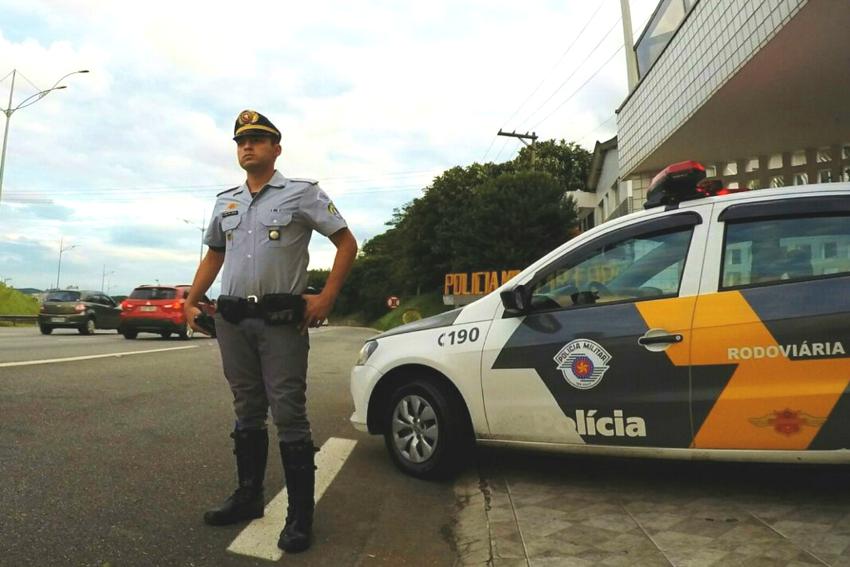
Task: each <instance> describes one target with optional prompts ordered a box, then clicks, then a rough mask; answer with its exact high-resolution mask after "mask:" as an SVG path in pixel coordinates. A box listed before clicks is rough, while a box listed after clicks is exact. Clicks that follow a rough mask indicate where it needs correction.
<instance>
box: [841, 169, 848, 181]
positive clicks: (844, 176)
mask: <svg viewBox="0 0 850 567" xmlns="http://www.w3.org/2000/svg"><path fill="white" fill-rule="evenodd" d="M841 181H850V166H848V167H845V168H844V169H843V170H842V171H841Z"/></svg>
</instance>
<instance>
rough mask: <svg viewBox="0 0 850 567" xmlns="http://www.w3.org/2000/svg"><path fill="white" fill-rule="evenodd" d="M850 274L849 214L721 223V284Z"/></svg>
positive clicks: (735, 285) (726, 285)
mask: <svg viewBox="0 0 850 567" xmlns="http://www.w3.org/2000/svg"><path fill="white" fill-rule="evenodd" d="M848 273H850V216H845V215H836V216H812V217H789V218H778V219H767V220H763V219H756V220H753V221H752V222H735V223H732V224H729V225H728V226H727V227H726V237H725V243H724V251H723V273H722V275H721V288H731V287H737V286H743V285H753V284H767V283H777V282H782V281H785V280H800V279H810V278H818V277H823V276H832V275H840V274H848Z"/></svg>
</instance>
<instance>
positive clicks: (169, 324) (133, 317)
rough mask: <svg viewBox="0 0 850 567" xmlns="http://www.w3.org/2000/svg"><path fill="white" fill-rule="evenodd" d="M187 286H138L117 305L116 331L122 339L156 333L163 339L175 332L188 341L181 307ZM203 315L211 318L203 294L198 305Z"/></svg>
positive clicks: (209, 305)
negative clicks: (118, 323)
mask: <svg viewBox="0 0 850 567" xmlns="http://www.w3.org/2000/svg"><path fill="white" fill-rule="evenodd" d="M190 289H191V286H189V285H141V286H139V287H137V288H136V289H134V290H133V292H132V293H131V294H130V296H129V297H128V298H127V299H125V300H124V301H122V302H121V323H120V325H119V326H118V332H120V333H121V334H122V335H124V338H126V339H135V338H136V336H137V335H138V334H139V333H140V332H144V333H157V334H159V335H160V336H162V338H164V339H167V338H168V337H170V336H171V333H177V336H179V337H180V338H181V339H184V340H188V339H191V338H192V336H193V335H194V331H193V330H192V327H190V326H189V325H188V324H187V323H186V316H185V315H184V314H183V306H184V305H185V304H186V298H187V297H188V296H189V290H190ZM199 307H200V308H201V310H202V311H203V312H204V313H207V314H208V315H213V314H214V313H215V304H214V303H213V302H212V301H210V299H209V298H208V297H207V296H206V295H205V296H203V298H202V299H201V301H200V303H199Z"/></svg>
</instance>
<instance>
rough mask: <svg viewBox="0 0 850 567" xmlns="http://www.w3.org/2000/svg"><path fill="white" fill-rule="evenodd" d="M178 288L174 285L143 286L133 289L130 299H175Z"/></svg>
mask: <svg viewBox="0 0 850 567" xmlns="http://www.w3.org/2000/svg"><path fill="white" fill-rule="evenodd" d="M175 297H177V290H176V289H174V288H173V287H142V288H137V289H134V290H133V293H131V294H130V299H174V298H175Z"/></svg>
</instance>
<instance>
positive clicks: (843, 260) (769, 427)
mask: <svg viewBox="0 0 850 567" xmlns="http://www.w3.org/2000/svg"><path fill="white" fill-rule="evenodd" d="M704 177H705V173H704V169H703V168H702V166H700V165H699V164H697V163H694V162H683V163H681V164H675V165H673V166H670V167H669V168H667V169H666V170H664V171H663V172H662V173H660V174H659V175H658V176H657V177H656V179H655V180H654V181H653V185H652V187H651V191H650V193H649V198H648V201H647V205H646V207H647V208H646V210H644V211H642V212H639V213H635V214H632V215H629V216H626V217H621V218H618V219H615V220H612V221H610V222H607V223H605V224H603V225H601V226H598V227H596V228H594V229H593V230H590V231H588V232H586V233H583V234H581V235H580V236H578V237H576V238H574V239H572V240H570V241H569V242H567V243H566V244H564V245H562V246H561V247H559V248H558V249H556V250H554V251H552V252H551V253H549V254H548V255H546V256H545V257H543V258H541V259H540V260H538V261H537V262H535V263H534V264H532V265H531V266H529V267H528V268H527V269H525V270H523V271H522V272H521V273H520V274H519V275H518V276H516V277H515V278H514V279H513V280H511V281H510V282H508V283H506V284H505V285H503V286H502V287H501V288H500V289H499V290H497V291H495V292H493V293H491V294H490V295H487V296H485V297H484V298H482V299H480V300H478V301H476V302H475V303H472V304H470V305H468V306H466V307H463V308H462V309H457V310H455V311H451V312H448V313H444V314H442V315H438V316H436V317H431V318H428V319H422V320H419V321H416V322H414V323H411V324H408V325H404V326H401V327H398V328H396V329H393V330H391V331H389V332H386V333H383V334H381V335H378V336H377V337H375V338H374V339H371V340H369V341H367V342H366V344H365V345H364V346H363V349H362V350H361V352H360V356H359V359H358V361H357V365H356V366H355V367H354V369H353V370H352V373H351V391H352V396H353V398H354V405H355V411H354V414H353V415H352V417H351V420H352V422H353V424H354V425H355V426H356V427H357V428H358V429H361V430H364V431H369V432H371V433H376V434H383V435H384V437H385V439H386V445H387V448H388V450H389V452H390V455H391V456H392V458H393V460H394V462H395V463H396V465H398V467H399V468H400V469H401V470H403V471H404V472H406V473H409V474H412V475H414V476H418V477H422V478H433V477H439V476H444V475H447V474H449V473H451V472H452V471H453V470H454V469H455V468H456V467H457V465H458V464H459V463H460V462H461V461H462V457H463V456H465V455H466V454H467V452H468V450H469V449H470V448H471V446H472V441H473V440H475V441H477V442H478V443H482V444H489V445H514V446H522V447H537V448H541V449H548V450H558V451H566V452H596V453H605V454H617V455H634V456H652V457H681V458H707V459H712V458H716V459H733V460H763V461H817V462H843V463H847V462H850V451H848V447H850V389H849V388H848V387H850V357H848V352H850V183H835V184H828V185H810V186H797V187H793V188H782V189H768V190H761V191H753V192H734V191H732V192H730V191H729V190H727V189H722V188H721V187H720V186H719V184H716V183H706V182H705V181H704V180H703V181H700V180H701V179H703V178H704ZM729 193H734V194H729Z"/></svg>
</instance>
